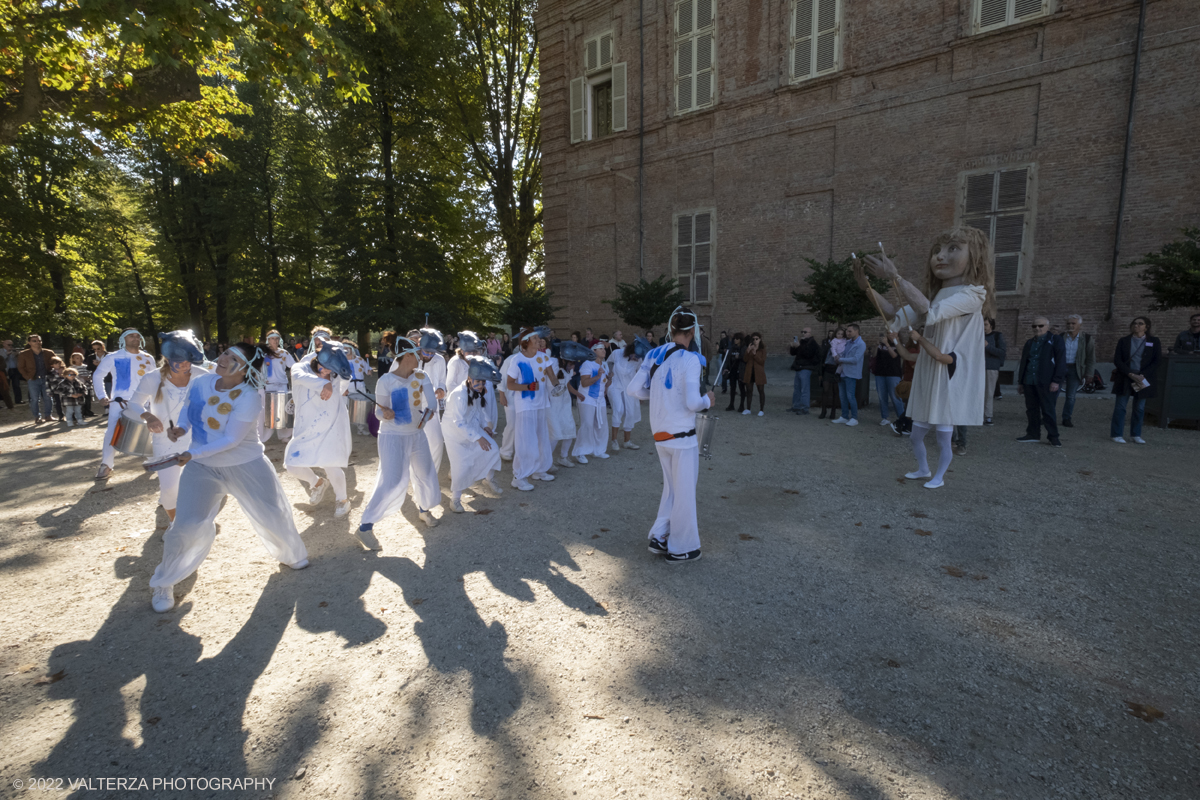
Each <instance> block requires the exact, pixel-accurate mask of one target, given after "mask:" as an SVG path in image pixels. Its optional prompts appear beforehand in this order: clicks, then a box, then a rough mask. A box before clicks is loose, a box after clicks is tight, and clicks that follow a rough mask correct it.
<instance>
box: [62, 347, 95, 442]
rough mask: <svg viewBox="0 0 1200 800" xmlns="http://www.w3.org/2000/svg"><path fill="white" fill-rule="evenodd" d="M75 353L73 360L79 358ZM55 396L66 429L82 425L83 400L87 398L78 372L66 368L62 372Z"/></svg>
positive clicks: (72, 368) (85, 388)
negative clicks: (59, 405)
mask: <svg viewBox="0 0 1200 800" xmlns="http://www.w3.org/2000/svg"><path fill="white" fill-rule="evenodd" d="M79 357H80V356H79V354H78V353H76V354H75V355H74V356H73V358H79ZM55 394H56V395H57V396H58V397H59V398H61V402H62V407H63V414H64V418H65V419H66V422H67V427H68V428H73V427H75V426H76V425H82V424H83V400H84V398H85V397H86V396H87V387H86V386H84V385H83V381H81V380H79V370H77V369H75V368H74V367H67V368H66V369H64V370H62V377H60V378H59V379H58V384H57V387H56V388H55Z"/></svg>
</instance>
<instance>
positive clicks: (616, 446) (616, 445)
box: [608, 439, 621, 453]
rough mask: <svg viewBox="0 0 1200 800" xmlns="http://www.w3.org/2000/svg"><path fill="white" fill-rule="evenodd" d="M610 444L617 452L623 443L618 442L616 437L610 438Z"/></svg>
mask: <svg viewBox="0 0 1200 800" xmlns="http://www.w3.org/2000/svg"><path fill="white" fill-rule="evenodd" d="M608 444H609V446H610V447H611V448H612V451H613V452H614V453H616V452H617V451H619V450H620V449H621V443H620V442H618V441H617V440H616V439H609V440H608Z"/></svg>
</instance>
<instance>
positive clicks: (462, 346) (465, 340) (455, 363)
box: [446, 331, 483, 392]
mask: <svg viewBox="0 0 1200 800" xmlns="http://www.w3.org/2000/svg"><path fill="white" fill-rule="evenodd" d="M478 355H483V341H482V340H481V339H480V338H479V336H478V335H476V333H475V332H474V331H460V332H459V334H458V349H457V350H456V351H455V353H454V357H453V358H451V359H450V362H449V363H448V364H446V391H447V392H450V391H453V390H454V387H456V386H458V385H460V384H461V383H462V382H463V381H465V380H466V379H467V369H468V367H467V360H468V359H469V358H470V357H471V356H478Z"/></svg>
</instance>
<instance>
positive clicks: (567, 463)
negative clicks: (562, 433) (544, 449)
mask: <svg viewBox="0 0 1200 800" xmlns="http://www.w3.org/2000/svg"><path fill="white" fill-rule="evenodd" d="M554 463H555V464H558V465H559V466H560V467H570V468H571V469H575V462H574V461H572V460H571V459H569V458H565V457H563V456H559V457H558V458H556V459H554Z"/></svg>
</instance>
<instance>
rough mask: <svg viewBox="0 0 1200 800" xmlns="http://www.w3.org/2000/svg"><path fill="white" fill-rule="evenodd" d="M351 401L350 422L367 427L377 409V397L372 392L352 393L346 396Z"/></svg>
mask: <svg viewBox="0 0 1200 800" xmlns="http://www.w3.org/2000/svg"><path fill="white" fill-rule="evenodd" d="M346 399H347V400H349V401H350V422H351V424H354V425H366V424H367V420H369V419H370V418H371V411H372V410H374V408H375V395H373V394H371V393H370V392H358V391H354V392H351V393H350V394H348V395H347V396H346Z"/></svg>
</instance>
